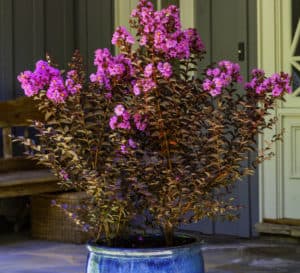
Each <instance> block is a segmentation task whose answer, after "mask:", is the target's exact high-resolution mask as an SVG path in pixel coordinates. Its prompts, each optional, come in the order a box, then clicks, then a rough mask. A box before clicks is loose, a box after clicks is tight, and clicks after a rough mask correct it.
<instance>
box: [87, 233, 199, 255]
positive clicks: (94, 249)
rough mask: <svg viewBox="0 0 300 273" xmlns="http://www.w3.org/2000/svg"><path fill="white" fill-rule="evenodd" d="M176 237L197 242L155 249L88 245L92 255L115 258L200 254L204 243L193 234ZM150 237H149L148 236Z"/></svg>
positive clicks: (177, 234) (155, 235)
mask: <svg viewBox="0 0 300 273" xmlns="http://www.w3.org/2000/svg"><path fill="white" fill-rule="evenodd" d="M175 235H176V236H180V237H185V238H192V239H195V242H192V243H188V244H183V245H179V246H171V247H154V248H124V247H109V246H101V245H99V244H96V243H94V242H88V243H87V249H88V250H89V252H91V253H96V254H101V255H104V256H115V257H129V256H130V257H137V258H138V257H140V258H142V257H153V256H174V255H179V254H182V253H185V252H200V251H201V245H202V242H201V241H200V240H199V238H197V236H195V235H193V234H188V233H184V232H180V233H175ZM147 236H148V235H147ZM152 236H153V237H158V236H159V237H161V236H160V235H157V234H150V235H149V237H152Z"/></svg>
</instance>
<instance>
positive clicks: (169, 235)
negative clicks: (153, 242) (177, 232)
mask: <svg viewBox="0 0 300 273" xmlns="http://www.w3.org/2000/svg"><path fill="white" fill-rule="evenodd" d="M163 233H164V238H165V242H166V246H173V243H174V228H173V226H172V225H170V224H166V225H165V226H164V227H163Z"/></svg>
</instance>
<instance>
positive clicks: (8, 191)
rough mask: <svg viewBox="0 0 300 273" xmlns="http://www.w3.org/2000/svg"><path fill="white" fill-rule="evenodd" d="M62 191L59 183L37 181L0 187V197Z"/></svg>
mask: <svg viewBox="0 0 300 273" xmlns="http://www.w3.org/2000/svg"><path fill="white" fill-rule="evenodd" d="M58 191H61V189H60V187H59V186H58V185H57V183H53V182H46V183H35V184H29V185H15V186H12V187H4V188H1V189H0V198H8V197H17V196H26V195H33V194H40V193H45V192H58Z"/></svg>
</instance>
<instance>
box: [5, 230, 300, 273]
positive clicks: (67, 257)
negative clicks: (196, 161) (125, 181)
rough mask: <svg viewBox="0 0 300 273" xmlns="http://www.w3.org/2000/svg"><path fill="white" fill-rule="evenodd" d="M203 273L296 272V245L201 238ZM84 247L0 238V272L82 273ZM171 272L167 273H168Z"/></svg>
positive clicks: (299, 269) (299, 271)
mask: <svg viewBox="0 0 300 273" xmlns="http://www.w3.org/2000/svg"><path fill="white" fill-rule="evenodd" d="M203 240H204V244H203V256H204V261H205V268H206V273H268V272H272V273H300V244H299V241H298V244H297V243H295V242H293V243H291V242H289V241H288V240H286V239H279V238H276V237H274V238H272V240H270V239H267V240H266V239H255V240H238V239H233V238H226V237H225V238H219V237H205V238H204V239H203ZM85 262H86V249H85V246H84V245H72V244H64V243H57V242H48V241H39V240H32V239H28V237H26V236H23V235H15V234H14V235H6V236H5V235H1V236H0V272H1V273H2V272H3V273H71V272H72V273H84V268H85ZM170 273H171V272H170Z"/></svg>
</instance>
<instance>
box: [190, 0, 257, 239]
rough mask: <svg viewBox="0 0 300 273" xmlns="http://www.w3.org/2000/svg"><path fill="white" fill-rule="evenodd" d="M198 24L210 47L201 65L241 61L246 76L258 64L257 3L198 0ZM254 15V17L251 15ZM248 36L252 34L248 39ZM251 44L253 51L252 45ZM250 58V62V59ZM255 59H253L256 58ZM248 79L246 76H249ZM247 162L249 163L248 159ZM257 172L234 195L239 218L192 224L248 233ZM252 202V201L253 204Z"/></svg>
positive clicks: (253, 211)
mask: <svg viewBox="0 0 300 273" xmlns="http://www.w3.org/2000/svg"><path fill="white" fill-rule="evenodd" d="M196 8H197V13H196V14H197V16H196V19H197V28H198V31H199V33H200V36H201V38H202V39H203V41H204V44H205V45H206V49H207V56H206V57H205V59H204V61H203V62H202V64H201V66H202V67H205V66H206V65H208V64H210V63H212V62H218V61H220V60H224V59H226V60H230V61H233V62H238V63H239V64H240V66H241V72H242V74H243V76H244V77H245V78H246V77H247V75H248V72H249V70H250V69H251V67H252V65H255V64H256V62H255V58H256V54H255V52H256V51H255V50H253V48H255V47H256V22H254V21H253V20H255V19H256V3H255V1H247V0H226V1H224V0H201V1H197V3H196ZM250 17H251V19H250ZM249 37H250V38H251V39H250V40H249ZM239 43H243V44H244V49H245V52H244V54H245V56H244V60H243V61H239V55H238V45H239ZM250 46H251V50H253V52H251V55H250V54H249V51H250V50H249V47H250ZM249 58H251V62H249ZM253 59H254V60H253ZM246 79H247V78H246ZM245 164H248V163H247V162H245ZM257 189H258V179H257V175H255V176H253V177H251V178H246V179H244V181H243V182H241V183H238V184H237V185H236V187H235V189H234V192H233V193H232V195H233V196H234V197H235V198H236V204H241V205H242V206H243V208H242V209H241V211H240V218H239V220H238V221H235V222H227V221H224V222H222V221H215V222H212V221H208V220H206V221H203V222H201V223H199V224H195V225H194V226H193V227H194V228H195V229H197V230H199V231H202V232H204V233H218V234H228V235H237V236H240V237H249V236H251V235H253V232H252V229H253V225H254V224H255V223H256V222H257V221H258V192H257ZM252 203H253V204H252Z"/></svg>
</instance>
